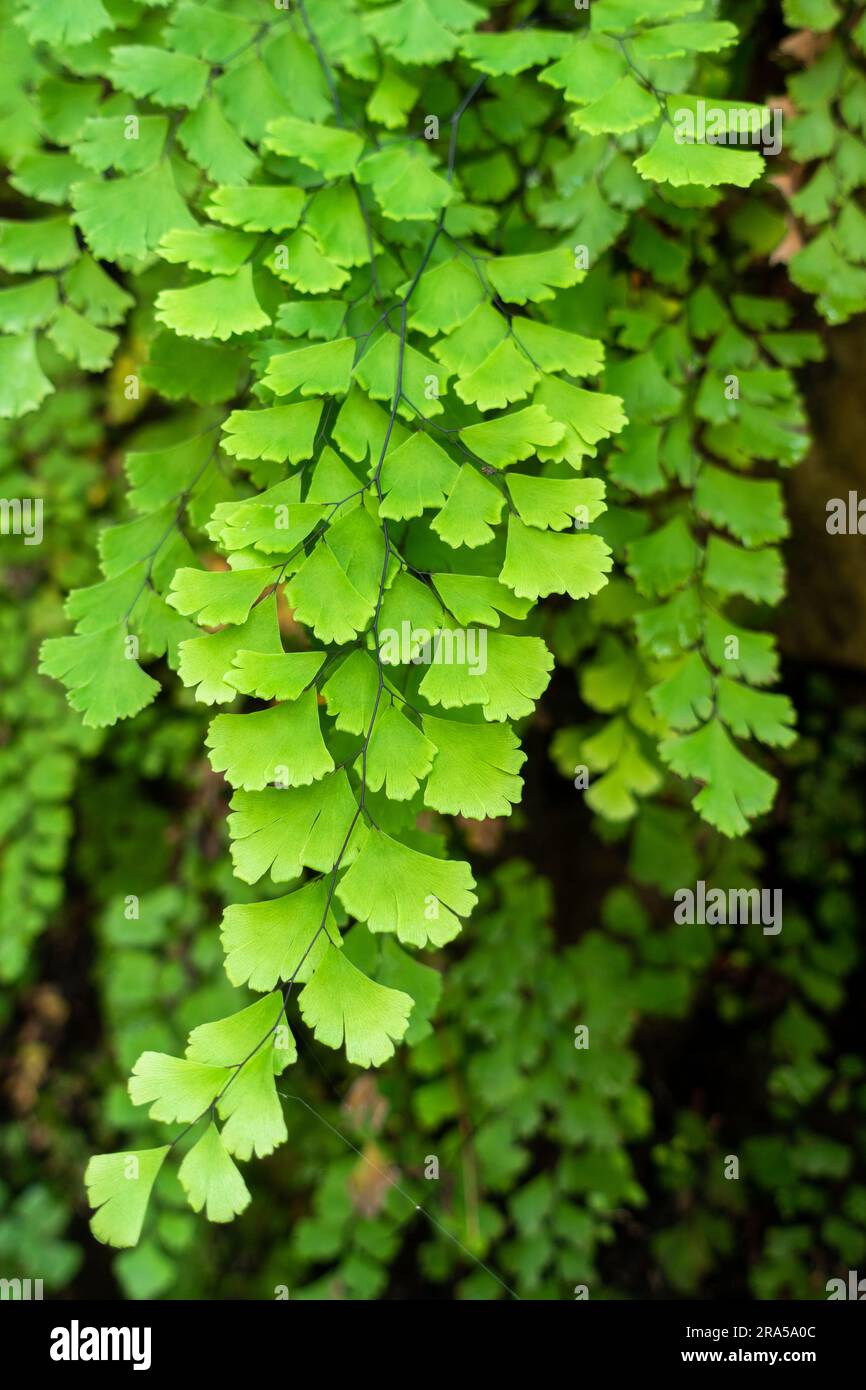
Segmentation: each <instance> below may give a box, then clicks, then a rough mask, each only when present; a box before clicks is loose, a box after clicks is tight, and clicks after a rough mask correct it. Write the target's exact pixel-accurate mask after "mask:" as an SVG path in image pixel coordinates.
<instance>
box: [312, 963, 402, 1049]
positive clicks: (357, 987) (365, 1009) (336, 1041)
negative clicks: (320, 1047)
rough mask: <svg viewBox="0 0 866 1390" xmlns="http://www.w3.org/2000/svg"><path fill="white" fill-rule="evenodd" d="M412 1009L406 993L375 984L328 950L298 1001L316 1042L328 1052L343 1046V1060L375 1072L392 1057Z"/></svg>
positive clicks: (350, 964)
mask: <svg viewBox="0 0 866 1390" xmlns="http://www.w3.org/2000/svg"><path fill="white" fill-rule="evenodd" d="M411 1008H412V1000H411V999H410V997H409V995H408V994H404V993H403V992H402V990H397V989H387V988H386V987H385V986H384V985H380V984H377V983H376V982H375V981H373V980H371V979H369V978H368V977H367V976H366V975H364V974H363V973H362V971H360V970H357V969H356V968H355V966H354V965H352V963H351V961H349V960H347V959H346V957H345V955H344V953H343V952H342V951H335V950H332V949H331V948H330V947H329V948H328V949H327V950H326V951H325V953H324V955H323V958H322V962H321V964H320V965H319V967H318V969H317V970H316V972H315V974H314V975H313V978H312V979H311V980H310V982H309V984H307V985H305V986H304V989H303V990H302V992H301V996H300V1009H301V1014H302V1016H303V1019H304V1022H305V1023H306V1024H307V1027H308V1028H311V1029H312V1031H313V1035H314V1037H316V1038H318V1039H319V1041H320V1042H324V1043H326V1044H327V1045H328V1046H329V1047H339V1046H340V1045H341V1044H342V1043H345V1047H346V1056H347V1057H348V1059H349V1061H350V1062H353V1063H354V1064H355V1066H359V1067H371V1066H375V1067H378V1066H381V1065H382V1063H383V1062H384V1061H386V1060H387V1058H388V1057H391V1056H393V1053H394V1043H395V1042H396V1041H398V1040H399V1039H400V1038H402V1037H403V1034H404V1033H405V1032H406V1028H407V1026H408V1023H409V1013H410V1010H411Z"/></svg>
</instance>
